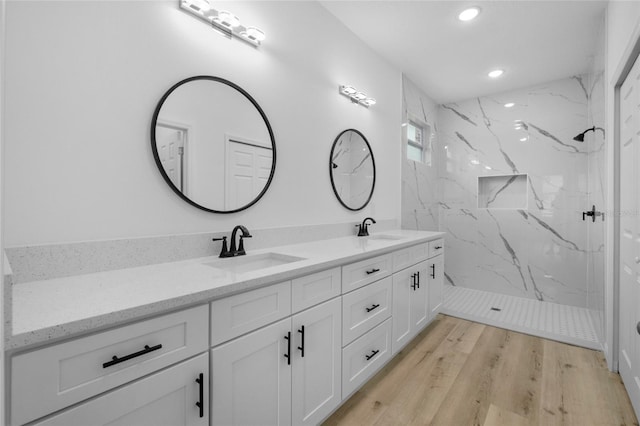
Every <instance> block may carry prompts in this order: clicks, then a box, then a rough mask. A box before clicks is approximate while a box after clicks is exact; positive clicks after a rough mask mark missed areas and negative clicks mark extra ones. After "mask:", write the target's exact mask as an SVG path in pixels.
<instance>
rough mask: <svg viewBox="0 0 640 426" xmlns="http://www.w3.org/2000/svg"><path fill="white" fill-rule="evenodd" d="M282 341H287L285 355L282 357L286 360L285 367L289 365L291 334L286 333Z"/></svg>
mask: <svg viewBox="0 0 640 426" xmlns="http://www.w3.org/2000/svg"><path fill="white" fill-rule="evenodd" d="M284 340H286V341H287V353H286V354H284V357H285V358H286V359H287V365H291V332H290V331H289V332H287V335H286V336H284Z"/></svg>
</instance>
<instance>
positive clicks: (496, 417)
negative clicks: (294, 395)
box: [325, 315, 638, 426]
mask: <svg viewBox="0 0 640 426" xmlns="http://www.w3.org/2000/svg"><path fill="white" fill-rule="evenodd" d="M325 425H446V426H466V425H477V426H494V425H504V426H520V425H544V426H547V425H577V426H586V425H603V426H604V425H638V421H637V419H636V417H635V415H634V413H633V409H632V408H631V402H630V401H629V397H628V396H627V393H626V392H625V390H624V387H623V385H622V381H621V379H620V376H619V375H618V374H615V373H611V372H609V370H608V369H607V366H606V363H605V360H604V357H603V355H602V354H601V353H600V352H597V351H592V350H589V349H584V348H579V347H576V346H571V345H566V344H563V343H558V342H554V341H551V340H546V339H541V338H538V337H533V336H528V335H526V334H521V333H516V332H513V331H508V330H503V329H500V328H495V327H491V326H487V325H483V324H478V323H474V322H470V321H465V320H462V319H458V318H453V317H449V316H445V315H439V316H438V317H437V318H436V319H435V320H434V321H433V323H432V324H431V325H429V327H427V329H425V330H424V331H423V332H422V333H421V334H420V335H419V336H418V337H416V339H415V340H414V341H413V342H412V343H410V344H409V345H408V346H407V347H406V348H405V349H404V350H403V351H401V352H400V353H399V354H398V356H397V357H395V358H394V359H393V360H392V361H391V362H390V363H389V364H387V365H386V366H385V367H384V368H383V369H382V370H381V371H380V372H379V373H378V374H377V375H376V376H374V377H373V378H372V379H371V380H370V381H369V383H367V384H366V385H365V386H364V387H363V388H361V389H360V390H359V391H358V392H356V393H355V394H354V395H353V396H352V397H351V398H350V399H349V400H348V401H346V402H345V403H344V405H343V406H342V407H341V408H340V409H339V410H338V411H336V412H335V413H334V414H333V415H332V416H331V417H330V418H329V419H327V421H326V422H325Z"/></svg>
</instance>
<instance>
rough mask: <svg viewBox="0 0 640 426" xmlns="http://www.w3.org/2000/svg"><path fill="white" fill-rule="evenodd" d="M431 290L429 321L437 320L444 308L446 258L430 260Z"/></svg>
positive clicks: (437, 257) (439, 257) (438, 257)
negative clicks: (441, 309)
mask: <svg viewBox="0 0 640 426" xmlns="http://www.w3.org/2000/svg"><path fill="white" fill-rule="evenodd" d="M428 263H429V271H428V272H429V290H428V293H429V295H428V297H427V300H428V302H429V320H432V319H433V318H435V316H436V315H437V314H438V312H440V308H441V307H442V296H443V285H444V256H443V255H440V256H436V257H434V258H433V259H429V261H428Z"/></svg>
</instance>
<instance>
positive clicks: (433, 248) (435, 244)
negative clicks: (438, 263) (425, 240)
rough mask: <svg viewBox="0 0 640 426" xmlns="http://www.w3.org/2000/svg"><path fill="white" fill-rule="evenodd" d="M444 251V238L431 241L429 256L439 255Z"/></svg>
mask: <svg viewBox="0 0 640 426" xmlns="http://www.w3.org/2000/svg"><path fill="white" fill-rule="evenodd" d="M441 253H444V239H443V238H440V239H438V240H434V241H429V257H433V256H437V255H439V254H441Z"/></svg>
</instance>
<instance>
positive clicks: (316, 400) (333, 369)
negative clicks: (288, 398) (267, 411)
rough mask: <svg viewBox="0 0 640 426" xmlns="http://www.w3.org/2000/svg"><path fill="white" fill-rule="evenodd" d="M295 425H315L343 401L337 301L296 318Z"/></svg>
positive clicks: (294, 318) (294, 330)
mask: <svg viewBox="0 0 640 426" xmlns="http://www.w3.org/2000/svg"><path fill="white" fill-rule="evenodd" d="M292 332H293V334H294V335H295V338H294V339H293V341H294V342H295V344H294V345H293V346H294V348H295V351H294V352H295V355H294V356H293V359H292V361H291V363H292V366H293V373H292V374H293V381H292V390H293V394H292V395H293V400H292V402H293V404H292V407H293V416H292V421H293V424H294V425H315V424H318V423H320V421H321V420H322V419H324V418H325V417H326V416H328V415H329V414H330V413H331V412H332V411H333V410H334V409H335V408H336V407H337V406H338V404H340V401H341V400H342V393H341V390H342V384H341V371H342V370H341V355H342V345H341V344H342V303H341V299H340V298H336V299H333V300H330V301H328V302H325V303H323V304H321V305H318V306H316V307H314V308H310V309H307V310H306V311H303V312H301V313H299V314H297V315H294V317H293V329H292Z"/></svg>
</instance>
